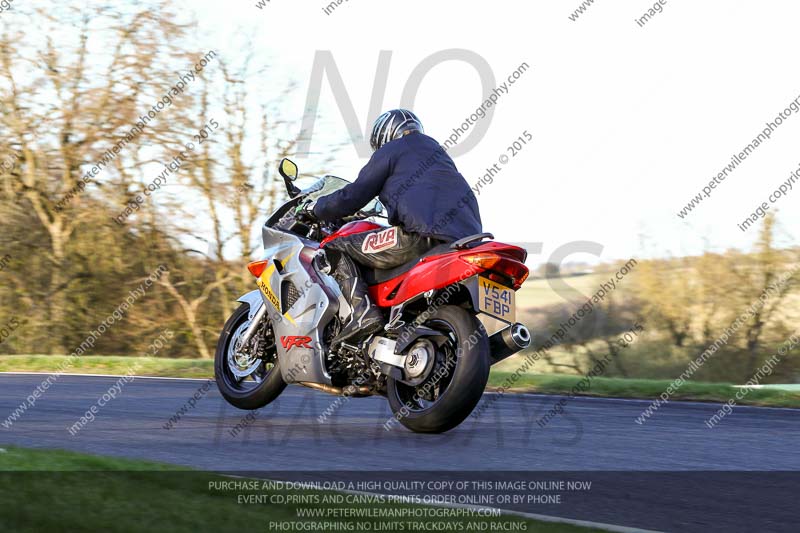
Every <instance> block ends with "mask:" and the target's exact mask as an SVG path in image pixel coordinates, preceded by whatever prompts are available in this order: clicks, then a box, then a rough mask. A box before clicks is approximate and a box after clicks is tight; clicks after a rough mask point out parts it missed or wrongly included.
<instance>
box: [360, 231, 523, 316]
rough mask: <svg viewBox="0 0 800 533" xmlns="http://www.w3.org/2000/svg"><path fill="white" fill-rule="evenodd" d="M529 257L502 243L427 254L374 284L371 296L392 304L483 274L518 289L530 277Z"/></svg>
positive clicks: (385, 305) (489, 243) (383, 303)
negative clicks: (399, 271)
mask: <svg viewBox="0 0 800 533" xmlns="http://www.w3.org/2000/svg"><path fill="white" fill-rule="evenodd" d="M526 257H527V252H526V251H525V250H524V249H523V248H520V247H518V246H512V245H510V244H503V243H499V242H487V243H485V244H481V245H479V246H476V247H474V248H470V249H468V250H453V251H452V252H448V253H446V254H440V255H432V256H428V257H423V258H422V259H421V260H420V262H419V263H418V264H417V265H416V266H415V267H414V268H412V269H411V270H409V271H408V272H405V273H404V274H401V275H399V276H397V277H396V278H393V279H391V280H389V281H386V282H384V283H379V284H378V285H373V286H372V287H370V289H369V291H370V297H372V299H373V300H374V301H375V302H376V303H377V305H378V306H380V307H391V306H394V305H398V304H400V303H403V302H404V301H406V300H408V299H409V298H412V297H414V296H416V295H418V294H421V293H423V292H426V291H429V290H432V289H441V288H443V287H447V286H449V285H452V284H454V283H458V282H460V281H463V280H465V279H467V278H471V277H472V276H475V275H476V274H483V273H487V274H486V275H487V276H488V277H490V278H492V279H494V280H495V281H498V282H500V283H503V284H505V285H513V288H514V289H515V290H516V289H518V288H519V287H520V286H521V285H522V282H524V281H525V278H527V276H528V268H527V267H526V266H525V264H524V263H525V258H526Z"/></svg>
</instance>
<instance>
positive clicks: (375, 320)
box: [332, 276, 383, 346]
mask: <svg viewBox="0 0 800 533" xmlns="http://www.w3.org/2000/svg"><path fill="white" fill-rule="evenodd" d="M341 285H342V293H344V296H345V298H347V301H348V303H349V304H350V307H351V308H352V310H353V312H352V313H351V314H350V320H349V321H348V322H347V324H345V326H344V327H343V328H342V330H341V331H340V332H339V334H338V335H336V336H335V337H334V338H333V341H332V345H334V346H336V345H338V344H340V343H342V342H347V341H350V342H354V341H355V342H357V341H360V340H361V339H363V338H365V337H367V336H369V335H371V334H373V333H377V332H378V331H380V330H381V329H383V314H382V313H381V311H380V309H378V308H377V307H376V306H375V305H373V304H372V302H371V301H370V299H369V291H368V289H367V284H366V283H364V281H363V280H361V279H360V278H359V277H358V276H353V277H350V278H347V279H345V280H343V281H342V283H341Z"/></svg>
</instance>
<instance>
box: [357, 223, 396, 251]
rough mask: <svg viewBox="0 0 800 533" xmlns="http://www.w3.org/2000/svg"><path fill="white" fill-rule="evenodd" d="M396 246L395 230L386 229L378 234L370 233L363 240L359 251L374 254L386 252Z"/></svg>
mask: <svg viewBox="0 0 800 533" xmlns="http://www.w3.org/2000/svg"><path fill="white" fill-rule="evenodd" d="M396 245H397V228H388V229H385V230H383V231H379V232H378V233H371V234H370V235H367V238H366V239H364V243H363V244H362V245H361V251H362V252H364V253H365V254H374V253H378V252H382V251H384V250H388V249H389V248H393V247H394V246H396Z"/></svg>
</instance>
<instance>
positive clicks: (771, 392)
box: [0, 355, 800, 408]
mask: <svg viewBox="0 0 800 533" xmlns="http://www.w3.org/2000/svg"><path fill="white" fill-rule="evenodd" d="M66 359H67V358H66V357H64V356H50V355H32V356H24V355H5V356H0V372H48V371H52V370H53V369H55V368H58V367H59V365H60V364H61V363H63V362H64V361H65V360H66ZM74 363H75V364H74V365H73V366H72V367H70V368H69V370H68V372H70V373H76V374H111V375H124V374H126V373H128V372H129V369H130V367H131V365H134V364H137V365H138V367H137V368H138V370H137V375H139V376H156V377H181V378H209V377H212V376H213V375H214V363H213V361H210V360H200V359H159V358H147V357H119V356H100V355H87V356H83V357H80V358H77V359H76V360H75V361H74ZM510 375H511V373H510V372H504V371H498V370H493V371H492V373H491V375H490V376H489V388H490V389H492V388H497V387H500V386H502V385H503V383H504V382H505V381H506V379H507V378H508V377H509V376H510ZM581 379H582V377H581V376H571V375H563V374H543V375H540V374H522V375H521V376H520V377H519V379H518V380H517V381H516V382H515V383H514V385H513V387H512V388H511V389H509V390H510V391H513V392H530V393H540V394H570V392H571V391H572V390H573V387H575V385H576V384H577V383H578V382H579V381H580V380H581ZM670 384H671V381H669V380H653V379H617V378H603V377H596V378H593V379H592V380H591V382H590V385H589V388H588V389H587V390H585V391H583V392H581V394H580V395H582V396H605V397H613V398H641V399H653V398H657V397H658V396H659V395H660V394H661V393H663V392H664V391H665V390H667V387H669V385H670ZM738 390H739V389H738V388H737V387H735V386H733V385H731V384H727V383H701V382H687V383H685V384H684V385H683V386H682V387H680V388H679V389H678V390H677V391H676V392H675V393H674V394H672V395H671V399H672V400H692V401H701V402H727V401H728V400H730V399H731V398H735V395H736V392H737V391H738ZM737 403H738V404H740V405H757V406H759V405H760V406H768V407H794V408H800V391H793V390H782V389H773V388H768V387H765V388H758V389H750V390H749V392H748V394H747V396H745V397H744V399H742V400H737Z"/></svg>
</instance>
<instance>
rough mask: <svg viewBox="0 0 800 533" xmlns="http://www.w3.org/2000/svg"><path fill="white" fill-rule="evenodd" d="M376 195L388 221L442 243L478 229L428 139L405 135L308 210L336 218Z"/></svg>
mask: <svg viewBox="0 0 800 533" xmlns="http://www.w3.org/2000/svg"><path fill="white" fill-rule="evenodd" d="M375 196H378V197H379V198H380V200H381V202H382V203H383V205H385V206H386V210H387V214H388V217H389V223H390V224H392V225H400V226H402V227H403V228H404V229H405V230H406V231H408V232H411V233H418V234H420V235H423V236H426V237H434V238H437V239H441V240H443V241H454V240H457V239H460V238H462V237H467V236H469V235H474V234H476V233H481V232H482V231H483V229H482V226H481V215H480V211H479V209H478V200H477V199H476V198H475V194H474V193H473V192H472V189H470V186H469V184H468V183H467V181H466V180H465V179H464V176H462V175H461V174H460V173H459V172H458V169H456V165H455V163H453V160H452V159H451V158H450V156H448V155H447V153H446V152H445V151H444V150H443V149H442V147H441V146H439V143H437V142H436V141H435V140H434V139H433V138H431V137H428V136H427V135H424V134H422V133H411V134H408V135H405V136H403V137H401V138H399V139H395V140H394V141H391V142H388V143H386V144H385V145H383V146H382V147H381V148H380V149H378V150H377V151H376V152H375V153H374V154H373V155H372V158H371V159H370V160H369V162H368V163H367V164H366V166H365V167H364V168H363V169H361V172H360V173H359V175H358V179H357V180H356V181H355V182H353V183H351V184H349V185H346V186H345V187H343V188H342V189H339V190H338V191H336V192H334V193H332V194H329V195H327V196H324V197H322V198H320V199H319V200H317V204H316V206H315V207H314V214H315V215H316V216H317V217H318V218H319V219H321V220H329V221H333V220H337V219H340V218H342V217H345V216H349V215H352V214H354V213H355V212H357V211H358V210H359V209H361V208H362V207H364V206H365V205H367V203H369V201H370V200H372V199H373V198H374V197H375Z"/></svg>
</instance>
